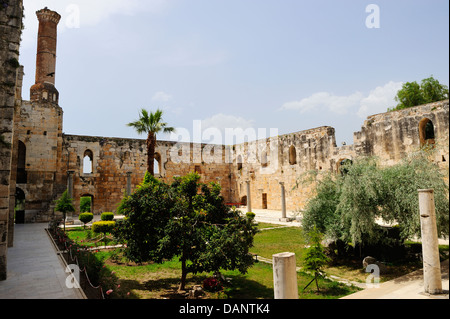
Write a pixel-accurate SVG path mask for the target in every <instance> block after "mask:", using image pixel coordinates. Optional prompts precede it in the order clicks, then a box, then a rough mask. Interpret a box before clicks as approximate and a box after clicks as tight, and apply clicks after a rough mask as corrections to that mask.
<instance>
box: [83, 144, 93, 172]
mask: <svg viewBox="0 0 450 319" xmlns="http://www.w3.org/2000/svg"><path fill="white" fill-rule="evenodd" d="M93 164H94V154H93V153H92V151H91V150H86V151H85V152H84V155H83V174H92V173H93V171H94V165H93Z"/></svg>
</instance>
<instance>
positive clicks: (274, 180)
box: [233, 126, 342, 211]
mask: <svg viewBox="0 0 450 319" xmlns="http://www.w3.org/2000/svg"><path fill="white" fill-rule="evenodd" d="M235 149H236V153H235V156H234V163H233V174H234V176H235V185H234V187H235V189H236V190H237V192H238V198H239V200H240V201H241V202H245V201H246V197H247V188H246V181H250V191H251V206H252V209H253V208H255V209H266V208H267V209H274V210H280V209H281V185H280V182H281V183H284V186H285V190H286V193H285V195H286V207H287V210H291V211H292V210H297V209H302V208H303V207H304V206H305V204H306V202H307V200H308V198H310V197H311V194H312V192H313V190H314V186H315V176H316V175H317V173H318V172H321V171H334V170H335V167H336V162H337V161H338V160H339V159H340V156H342V155H341V154H340V153H339V152H337V151H336V150H337V148H336V139H335V132H334V128H332V127H329V126H324V127H319V128H315V129H310V130H305V131H300V132H296V133H291V134H286V135H281V136H276V137H271V138H268V139H265V140H258V141H255V142H250V143H244V144H240V145H236V146H235ZM240 162H242V165H240Z"/></svg>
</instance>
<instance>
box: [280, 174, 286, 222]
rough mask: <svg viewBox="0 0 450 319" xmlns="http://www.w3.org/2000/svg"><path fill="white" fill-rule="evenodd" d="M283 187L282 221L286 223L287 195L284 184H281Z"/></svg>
mask: <svg viewBox="0 0 450 319" xmlns="http://www.w3.org/2000/svg"><path fill="white" fill-rule="evenodd" d="M280 185H281V219H280V221H286V194H285V189H284V182H280Z"/></svg>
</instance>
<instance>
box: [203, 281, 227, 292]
mask: <svg viewBox="0 0 450 319" xmlns="http://www.w3.org/2000/svg"><path fill="white" fill-rule="evenodd" d="M222 288H223V287H222V284H221V283H220V281H219V280H217V279H216V278H214V277H209V278H206V279H205V280H203V289H205V290H206V291H211V292H215V291H220V290H222Z"/></svg>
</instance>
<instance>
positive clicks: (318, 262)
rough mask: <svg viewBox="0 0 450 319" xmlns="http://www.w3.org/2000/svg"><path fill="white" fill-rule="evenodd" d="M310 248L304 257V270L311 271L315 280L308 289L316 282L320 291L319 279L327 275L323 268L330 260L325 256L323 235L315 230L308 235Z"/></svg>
mask: <svg viewBox="0 0 450 319" xmlns="http://www.w3.org/2000/svg"><path fill="white" fill-rule="evenodd" d="M308 237H309V244H310V246H309V247H308V248H307V249H306V250H305V254H304V255H303V269H304V270H306V271H311V272H313V273H314V278H313V280H311V281H310V282H309V283H308V285H306V287H305V288H304V289H306V288H308V286H309V285H310V284H311V283H312V282H313V281H315V282H316V287H317V291H319V283H318V281H317V279H318V278H323V277H324V276H325V273H324V272H323V267H324V266H326V265H327V264H328V262H329V261H330V259H329V258H328V257H327V255H326V254H325V249H324V247H323V245H322V239H323V235H322V234H321V233H320V232H319V231H318V230H317V228H314V229H313V230H311V231H310V232H309V233H308Z"/></svg>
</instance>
